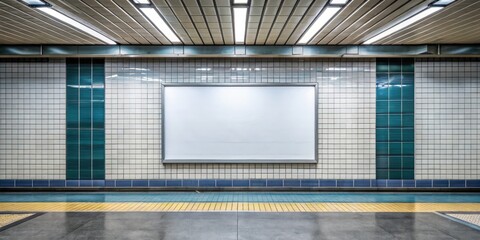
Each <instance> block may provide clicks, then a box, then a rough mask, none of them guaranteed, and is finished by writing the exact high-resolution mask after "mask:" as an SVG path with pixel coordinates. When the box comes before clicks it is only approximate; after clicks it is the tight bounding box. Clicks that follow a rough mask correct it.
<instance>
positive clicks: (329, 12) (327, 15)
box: [298, 7, 341, 44]
mask: <svg viewBox="0 0 480 240" xmlns="http://www.w3.org/2000/svg"><path fill="white" fill-rule="evenodd" d="M340 9H341V7H327V8H325V10H323V12H322V13H321V14H320V16H319V17H318V18H317V20H315V22H314V23H313V24H312V26H310V28H308V30H307V32H306V33H305V34H303V36H302V38H301V39H300V41H298V43H299V44H306V43H308V42H309V41H310V40H311V39H312V38H313V36H315V34H317V33H318V31H320V29H322V28H323V26H325V24H327V23H328V21H330V19H332V18H333V16H335V14H336V13H337V12H338V11H339V10H340Z"/></svg>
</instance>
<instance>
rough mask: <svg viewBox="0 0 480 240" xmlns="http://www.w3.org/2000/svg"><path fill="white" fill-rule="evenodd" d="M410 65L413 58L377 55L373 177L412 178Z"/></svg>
mask: <svg viewBox="0 0 480 240" xmlns="http://www.w3.org/2000/svg"><path fill="white" fill-rule="evenodd" d="M414 65H415V63H414V59H413V58H379V59H377V69H376V92H377V96H376V118H377V119H376V176H377V179H414V154H415V153H414V148H415V145H414V142H415V135H414V108H415V102H414V99H415V98H414V93H415V88H414V83H415V81H414V76H415V74H414Z"/></svg>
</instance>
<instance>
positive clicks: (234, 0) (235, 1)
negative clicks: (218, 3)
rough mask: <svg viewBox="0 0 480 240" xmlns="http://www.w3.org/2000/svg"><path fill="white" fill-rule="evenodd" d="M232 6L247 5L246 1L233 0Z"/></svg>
mask: <svg viewBox="0 0 480 240" xmlns="http://www.w3.org/2000/svg"><path fill="white" fill-rule="evenodd" d="M233 4H248V0H233Z"/></svg>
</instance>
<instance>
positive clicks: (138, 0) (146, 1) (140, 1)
mask: <svg viewBox="0 0 480 240" xmlns="http://www.w3.org/2000/svg"><path fill="white" fill-rule="evenodd" d="M133 2H134V3H136V4H151V3H150V0H133Z"/></svg>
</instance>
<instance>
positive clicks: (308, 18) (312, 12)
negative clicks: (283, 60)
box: [286, 0, 328, 45]
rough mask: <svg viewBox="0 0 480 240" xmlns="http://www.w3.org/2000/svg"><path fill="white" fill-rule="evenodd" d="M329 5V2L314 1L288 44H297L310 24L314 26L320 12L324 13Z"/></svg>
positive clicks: (290, 36)
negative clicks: (323, 10)
mask: <svg viewBox="0 0 480 240" xmlns="http://www.w3.org/2000/svg"><path fill="white" fill-rule="evenodd" d="M327 3H328V0H320V1H313V2H312V3H311V4H310V6H308V7H307V9H306V10H305V12H304V13H303V14H302V19H301V20H300V21H299V23H298V24H297V26H296V27H295V29H294V30H293V31H292V32H291V33H290V35H289V36H288V38H287V41H286V44H288V45H293V44H295V43H297V41H298V40H299V39H300V37H301V36H302V35H303V34H304V33H305V31H306V30H307V28H308V27H309V26H310V24H312V23H313V21H314V20H315V19H316V18H317V16H318V14H319V13H320V11H322V9H323V7H324V6H325V5H326V4H327ZM297 10H298V7H297ZM299 13H301V11H299Z"/></svg>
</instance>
